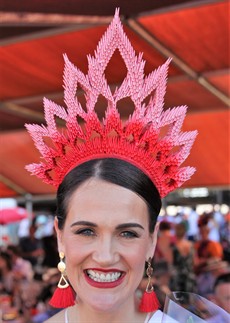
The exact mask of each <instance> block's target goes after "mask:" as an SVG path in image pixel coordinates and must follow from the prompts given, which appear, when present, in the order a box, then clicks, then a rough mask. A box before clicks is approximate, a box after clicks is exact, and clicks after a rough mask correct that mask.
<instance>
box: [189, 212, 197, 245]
mask: <svg viewBox="0 0 230 323" xmlns="http://www.w3.org/2000/svg"><path fill="white" fill-rule="evenodd" d="M198 220H199V215H198V213H197V212H196V207H192V209H191V212H190V214H189V215H188V217H187V221H188V230H187V237H188V240H191V241H196V240H197V238H198V233H199V228H198Z"/></svg>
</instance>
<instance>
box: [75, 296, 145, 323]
mask: <svg viewBox="0 0 230 323" xmlns="http://www.w3.org/2000/svg"><path fill="white" fill-rule="evenodd" d="M145 318H146V313H140V312H138V310H137V309H136V301H135V300H131V301H127V302H125V303H123V304H122V305H120V306H119V307H117V308H114V309H112V310H108V311H99V310H96V309H94V308H92V307H90V306H89V305H88V304H85V303H83V302H79V303H78V304H77V305H76V306H75V307H74V308H73V310H72V315H71V314H70V322H94V323H108V322H111V323H113V322H114V323H115V322H120V323H126V322H137V323H144V321H145ZM74 319H75V320H74Z"/></svg>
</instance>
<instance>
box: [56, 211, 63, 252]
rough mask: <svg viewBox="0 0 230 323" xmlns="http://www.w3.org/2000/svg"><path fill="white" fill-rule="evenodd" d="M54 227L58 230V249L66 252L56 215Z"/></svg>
mask: <svg viewBox="0 0 230 323" xmlns="http://www.w3.org/2000/svg"><path fill="white" fill-rule="evenodd" d="M54 228H55V231H56V234H57V244H58V251H59V252H61V251H62V252H64V253H65V250H64V249H65V248H64V245H63V242H62V241H63V239H62V230H60V229H59V228H58V219H57V217H56V216H55V218H54Z"/></svg>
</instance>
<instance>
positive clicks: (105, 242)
mask: <svg viewBox="0 0 230 323" xmlns="http://www.w3.org/2000/svg"><path fill="white" fill-rule="evenodd" d="M92 258H93V260H94V261H95V262H97V263H98V264H99V265H100V266H101V267H107V266H111V265H113V264H115V263H116V262H118V261H119V253H118V250H117V246H116V242H115V241H114V240H113V238H112V237H110V236H103V237H101V238H100V239H99V240H98V241H97V243H96V244H95V249H94V252H93V256H92Z"/></svg>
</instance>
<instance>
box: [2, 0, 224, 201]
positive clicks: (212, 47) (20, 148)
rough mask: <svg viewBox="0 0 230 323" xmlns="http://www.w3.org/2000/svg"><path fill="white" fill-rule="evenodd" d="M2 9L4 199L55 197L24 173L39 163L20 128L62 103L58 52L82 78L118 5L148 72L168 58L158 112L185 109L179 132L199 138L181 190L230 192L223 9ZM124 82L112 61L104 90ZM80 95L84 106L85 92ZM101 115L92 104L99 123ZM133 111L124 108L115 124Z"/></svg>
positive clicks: (187, 5) (146, 5)
mask: <svg viewBox="0 0 230 323" xmlns="http://www.w3.org/2000/svg"><path fill="white" fill-rule="evenodd" d="M1 6H2V7H1V8H0V17H1V19H0V21H1V22H0V26H1V30H0V44H1V45H2V46H1V48H0V55H1V58H2V59H1V62H0V70H1V73H0V83H1V89H0V100H1V104H0V118H1V151H0V153H1V164H0V165H1V173H2V177H1V182H0V194H1V195H2V196H10V195H18V194H25V193H26V192H29V193H31V194H47V193H51V192H53V191H54V190H53V189H52V188H50V187H49V186H47V185H45V184H42V183H40V181H39V180H37V179H35V178H34V177H31V176H30V175H29V174H27V172H26V171H25V170H24V165H25V164H28V163H31V162H36V161H38V158H39V157H38V153H37V151H36V149H35V148H34V146H33V144H32V142H31V139H30V138H29V136H28V134H27V133H26V132H25V130H23V129H24V124H25V123H44V118H43V105H42V98H43V97H44V96H45V97H47V98H49V99H52V100H53V101H55V102H57V103H59V104H62V105H63V91H62V73H63V57H62V56H63V53H66V54H67V55H68V57H69V59H70V60H71V61H72V62H73V63H74V64H75V65H76V66H78V67H80V69H81V70H82V71H83V72H84V73H86V72H87V59H86V56H87V55H88V54H91V55H92V54H93V51H94V49H95V48H96V45H97V42H98V41H99V39H100V38H101V36H102V34H103V32H104V31H105V30H106V28H107V26H108V23H109V21H111V16H112V15H113V14H114V9H115V7H119V6H120V7H121V9H120V13H121V17H122V19H123V22H124V24H125V30H126V33H127V35H128V37H129V39H130V40H131V43H132V45H133V46H134V49H135V50H136V52H144V59H145V60H146V66H145V72H146V74H148V73H149V72H151V71H152V70H153V69H154V68H156V67H158V65H160V64H162V63H163V62H164V61H165V60H166V58H167V57H169V56H171V57H173V62H172V63H171V66H170V70H169V80H168V87H167V93H166V97H165V107H166V108H167V107H173V106H177V105H184V104H186V105H188V106H189V110H188V111H189V113H188V118H187V120H186V122H185V130H193V129H198V130H199V133H200V134H199V137H198V139H197V142H196V143H195V145H194V148H193V150H192V154H191V156H190V157H189V158H188V161H187V162H186V164H189V165H194V166H196V167H197V173H196V174H195V175H194V176H193V178H192V179H191V180H190V181H188V182H187V183H186V186H190V187H194V186H225V185H228V184H229V182H230V176H229V167H228V165H229V159H228V157H229V155H228V152H229V142H228V135H229V121H228V120H229V75H230V74H229V46H227V44H229V31H228V30H229V29H228V21H229V20H228V19H229V18H228V11H229V3H228V1H206V0H205V1H203V0H200V1H160V0H159V1H145V2H140V1H137V0H136V1H132V2H128V1H127V2H124V1H123V2H122V1H111V2H110V1H107V2H104V1H102V0H100V1H97V2H93V1H90V0H84V1H73V0H72V1H71V0H66V1H64V2H57V1H51V0H50V1H48V0H44V1H42V2H41V1H28V0H27V1H25V0H24V1H20V5H19V4H18V3H17V2H15V1H13V0H3V1H1ZM22 12H23V14H22ZM73 13H74V14H73ZM124 75H125V68H124V63H123V62H122V60H121V58H120V56H119V55H118V54H117V53H116V54H115V55H114V57H113V59H112V61H111V62H110V64H109V65H108V68H107V70H106V77H107V79H108V81H109V83H110V85H111V87H112V88H115V87H116V86H117V85H119V84H120V83H121V81H122V80H123V77H124ZM78 95H79V97H80V100H82V102H83V101H84V98H83V95H82V93H81V92H79V93H78ZM102 108H103V102H102V101H99V104H98V113H99V114H101V115H102V114H103V111H102ZM130 111H131V107H130V105H129V102H128V101H125V100H124V102H123V103H122V104H121V106H120V112H121V114H122V116H123V117H124V118H125V117H127V115H128V114H129V113H130ZM4 143H9V144H7V145H5V144H4Z"/></svg>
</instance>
